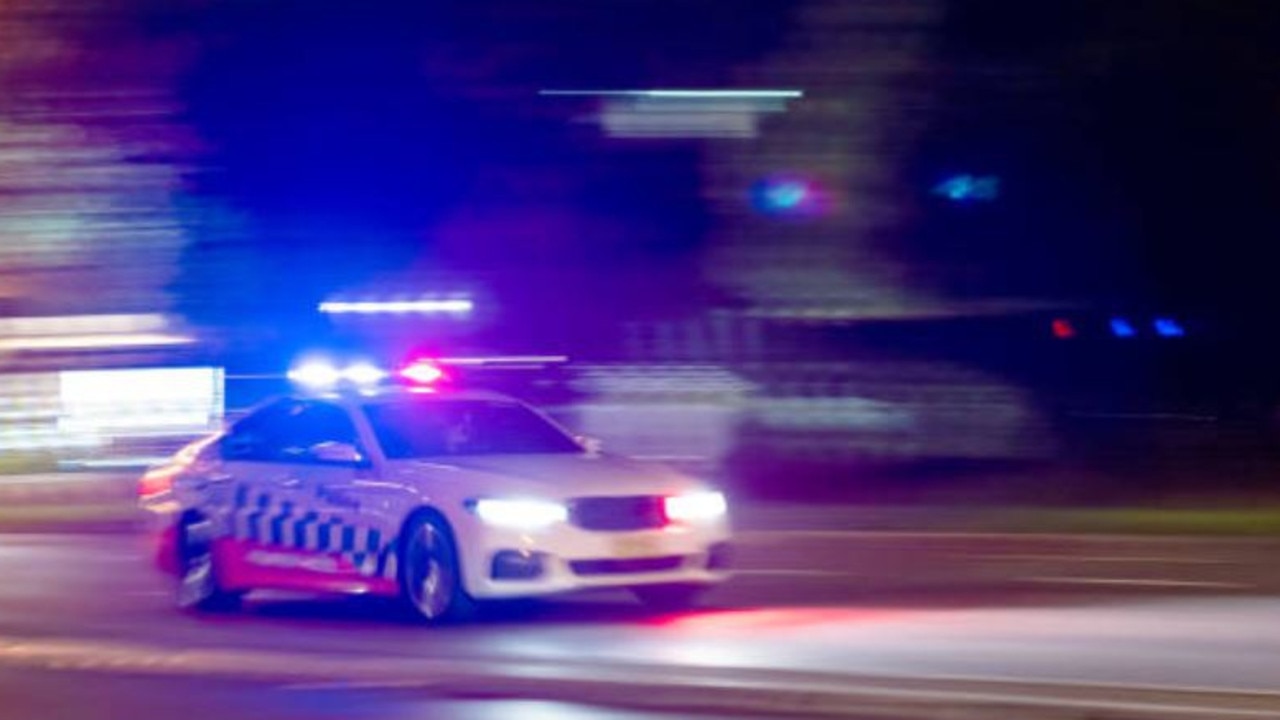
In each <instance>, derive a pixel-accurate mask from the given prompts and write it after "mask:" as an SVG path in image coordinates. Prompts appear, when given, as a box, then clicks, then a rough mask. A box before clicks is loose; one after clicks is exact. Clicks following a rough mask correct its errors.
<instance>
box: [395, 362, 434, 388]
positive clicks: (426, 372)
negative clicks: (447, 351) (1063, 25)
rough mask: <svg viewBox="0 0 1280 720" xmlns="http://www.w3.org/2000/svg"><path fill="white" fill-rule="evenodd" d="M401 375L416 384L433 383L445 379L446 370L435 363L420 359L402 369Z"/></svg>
mask: <svg viewBox="0 0 1280 720" xmlns="http://www.w3.org/2000/svg"><path fill="white" fill-rule="evenodd" d="M400 377H402V378H404V379H405V380H408V381H409V382H411V383H414V384H415V385H431V384H433V383H437V382H440V381H441V380H444V379H445V375H444V371H443V370H441V369H440V368H439V367H438V366H437V365H435V364H434V363H431V362H428V361H426V360H419V361H417V362H415V363H412V364H410V365H409V366H407V367H405V368H404V369H402V370H401V371H400Z"/></svg>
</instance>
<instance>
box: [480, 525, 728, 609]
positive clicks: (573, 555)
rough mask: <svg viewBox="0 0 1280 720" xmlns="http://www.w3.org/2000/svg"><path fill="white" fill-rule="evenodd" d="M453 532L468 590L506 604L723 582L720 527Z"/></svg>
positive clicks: (723, 530) (724, 537)
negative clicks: (654, 586)
mask: <svg viewBox="0 0 1280 720" xmlns="http://www.w3.org/2000/svg"><path fill="white" fill-rule="evenodd" d="M456 530H458V531H459V535H460V536H461V537H460V540H462V542H460V543H459V553H460V556H461V558H460V559H461V561H462V569H463V578H464V582H465V584H466V588H467V592H468V593H470V594H471V595H472V596H473V597H477V598H512V597H529V596H536V595H550V594H556V593H565V592H572V591H577V590H589V589H593V588H616V587H621V588H625V587H634V586H637V585H647V584H667V583H681V584H685V583H688V584H702V585H710V584H715V583H719V582H722V581H724V580H726V579H728V577H729V571H728V562H727V559H728V554H729V548H730V545H729V541H730V532H729V528H728V524H727V523H725V522H722V521H718V522H713V523H706V524H699V525H696V526H694V525H670V526H667V527H664V528H658V529H653V530H638V531H629V532H598V531H590V530H583V529H581V528H577V527H574V526H571V525H567V524H564V525H559V526H556V527H554V528H549V529H547V530H544V531H539V532H520V531H511V530H504V529H501V528H494V527H490V526H486V525H484V524H483V523H481V522H480V521H479V520H477V519H471V520H469V521H468V522H466V523H465V524H464V527H463V528H456Z"/></svg>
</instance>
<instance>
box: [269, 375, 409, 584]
mask: <svg viewBox="0 0 1280 720" xmlns="http://www.w3.org/2000/svg"><path fill="white" fill-rule="evenodd" d="M335 448H341V449H342V451H340V452H337V453H335V452H332V451H333V450H334V449H335ZM348 451H349V452H348ZM281 452H282V453H283V454H284V455H285V456H286V457H288V458H290V459H291V462H290V467H291V469H292V476H293V478H294V480H295V481H296V483H297V484H296V487H297V489H298V491H299V496H298V500H299V502H298V504H297V505H296V506H294V507H293V508H292V511H293V512H292V513H290V514H289V515H287V516H286V517H285V519H284V520H283V523H282V527H281V528H280V531H279V536H280V537H281V538H282V539H283V540H284V542H285V544H286V545H287V546H289V547H292V548H294V549H297V550H302V551H307V552H312V553H315V554H317V555H324V556H328V557H330V558H332V559H333V560H334V561H335V562H336V565H335V566H334V567H333V570H334V571H336V572H339V573H343V574H347V573H351V574H357V575H360V576H362V577H376V576H380V575H382V574H384V573H385V571H386V561H387V554H388V548H389V546H390V534H389V533H388V532H387V529H386V528H385V527H383V525H382V523H380V522H379V521H378V517H377V516H376V515H375V514H373V513H370V512H369V508H368V507H366V498H365V493H364V491H363V488H364V486H365V485H367V484H370V483H374V484H376V483H375V482H374V478H373V468H372V463H371V461H370V456H369V453H368V452H367V451H366V449H365V443H364V442H363V441H362V439H361V438H360V435H359V432H358V430H357V428H356V424H355V423H354V422H353V420H352V417H351V415H350V414H349V412H348V411H347V409H346V408H345V407H343V406H341V405H338V404H336V403H331V402H328V401H323V400H315V401H307V402H306V403H304V404H303V407H302V408H300V409H299V411H298V412H297V413H296V414H295V416H294V418H293V421H292V422H291V424H290V433H289V435H288V437H286V438H285V440H284V444H283V447H282V449H281ZM272 533H273V537H275V536H276V531H275V528H274V527H273V528H272Z"/></svg>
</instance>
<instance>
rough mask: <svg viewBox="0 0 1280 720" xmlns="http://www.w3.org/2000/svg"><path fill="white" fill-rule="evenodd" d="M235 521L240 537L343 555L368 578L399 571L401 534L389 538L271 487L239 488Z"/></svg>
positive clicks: (233, 533)
mask: <svg viewBox="0 0 1280 720" xmlns="http://www.w3.org/2000/svg"><path fill="white" fill-rule="evenodd" d="M231 521H232V522H231V529H230V530H231V536H232V537H233V538H235V539H236V540H244V541H248V542H253V543H258V544H261V545H266V546H272V547H277V548H280V549H281V550H295V551H298V550H300V551H304V552H314V553H320V554H331V555H337V556H339V557H341V558H343V559H344V560H346V561H348V562H350V563H351V564H352V565H353V566H355V567H356V569H357V570H359V572H360V574H361V575H364V576H366V577H384V578H394V577H395V576H396V552H395V547H396V543H395V538H394V537H383V534H382V532H381V531H379V530H378V529H377V528H373V527H365V526H360V525H356V524H352V523H350V522H348V521H345V520H343V519H342V518H341V517H340V516H338V515H335V514H332V513H319V512H316V511H314V510H305V509H304V508H300V507H298V506H297V505H296V503H294V502H292V501H288V500H285V501H277V500H276V499H275V498H273V497H272V495H271V493H269V492H257V493H255V492H251V490H250V488H249V486H248V485H240V486H238V487H237V488H236V493H235V503H234V508H233V511H232V514H231Z"/></svg>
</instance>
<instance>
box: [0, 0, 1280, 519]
mask: <svg viewBox="0 0 1280 720" xmlns="http://www.w3.org/2000/svg"><path fill="white" fill-rule="evenodd" d="M1278 30H1280V12H1277V9H1276V7H1275V4H1274V3H1270V2H1264V1H1259V2H1231V3H1220V2H1212V1H1209V0H1204V1H1199V2H1193V1H1187V0H1179V1H1177V2H1166V1H1161V2H1123V3H1118V2H1103V1H1097V2H1092V1H1089V0H1071V1H1065V0H1064V1H1058V0H1042V1H1040V2H1035V3H1011V2H1000V1H995V0H967V1H963V2H961V1H959V0H956V1H954V2H947V1H945V0H910V1H902V2H885V1H876V0H867V1H863V2H843V1H840V0H754V1H753V2H751V3H742V2H720V1H717V0H682V2H678V3H652V2H643V1H641V0H608V1H603V2H580V1H573V0H543V1H542V2H538V3H529V2H520V1H515V0H510V1H508V0H486V1H485V2H421V3H387V4H376V5H352V4H348V3H324V2H308V3H294V2H249V1H237V0H232V1H229V2H208V1H206V0H6V2H3V3H2V4H0V467H3V468H4V469H6V470H12V471H19V472H30V471H35V470H44V469H49V468H53V467H59V466H60V467H85V466H102V465H121V464H123V465H126V466H128V465H144V464H146V463H147V462H150V461H151V460H152V459H154V458H156V457H158V456H160V455H163V454H164V453H166V452H169V451H171V450H172V449H173V448H174V447H176V446H177V445H179V444H181V443H182V442H185V441H186V439H188V438H190V437H192V436H193V435H195V434H198V433H201V432H204V431H207V430H208V429H210V428H213V427H217V426H218V425H219V424H220V423H222V422H223V420H224V418H225V417H227V416H228V415H233V414H234V413H236V412H237V411H239V410H242V409H243V408H245V407H247V406H249V405H250V404H252V403H254V402H256V401H257V400H259V399H261V398H262V397H264V396H265V395H266V394H269V393H272V392H276V391H279V390H281V389H282V388H283V385H284V379H283V376H284V373H285V371H286V370H287V368H288V367H289V366H290V364H291V363H294V362H295V361H296V360H297V359H298V358H299V357H303V356H312V355H316V354H320V355H325V354H327V355H331V356H334V357H347V356H352V357H356V356H358V357H361V358H366V359H370V360H372V361H374V362H378V363H382V364H395V363H400V362H404V361H405V360H406V359H409V358H412V357H464V358H465V357H512V356H565V357H567V358H568V359H569V362H567V363H555V364H553V365H551V366H547V367H543V368H542V369H539V370H523V371H514V370H513V371H507V373H506V374H504V375H503V376H502V377H501V378H496V379H495V378H490V380H493V381H494V382H495V383H497V384H499V385H501V386H502V387H505V388H509V389H512V390H513V391H515V392H516V393H517V394H520V395H522V396H524V397H527V398H529V399H531V400H534V401H536V402H538V403H540V404H543V405H545V406H547V407H548V408H550V409H551V410H552V412H553V413H555V414H556V415H557V416H558V417H560V418H562V419H563V420H564V421H565V422H566V423H567V424H569V425H571V426H572V427H574V428H575V429H577V430H580V431H582V432H584V433H587V434H591V435H595V436H598V437H600V438H601V439H602V440H603V441H604V442H605V444H606V446H607V447H609V448H612V449H615V450H618V451H620V452H626V453H630V454H635V455H640V456H645V457H653V458H661V459H664V460H667V461H669V462H673V463H676V464H680V465H685V466H688V467H690V468H693V469H696V470H697V471H699V472H704V473H708V474H713V475H714V476H715V477H717V478H719V479H720V480H721V481H722V482H724V483H725V484H726V485H728V486H729V487H730V488H731V489H733V490H734V491H736V492H739V493H743V494H750V495H754V496H758V497H765V498H768V497H790V498H794V497H803V498H805V499H833V500H844V501H847V500H854V501H863V502H880V501H884V502H895V503H900V502H913V501H929V502H938V501H967V500H977V501H984V502H985V501H994V502H1018V503H1026V502H1072V503H1075V502H1088V503H1112V502H1131V501H1134V500H1143V501H1151V500H1161V501H1163V500H1167V499H1171V498H1191V499H1192V500H1193V501H1198V500H1197V499H1198V498H1203V497H1207V496H1212V497H1215V498H1221V497H1242V496H1248V497H1254V496H1257V495H1258V494H1266V493H1271V494H1274V492H1275V488H1276V484H1275V482H1274V480H1272V479H1271V478H1272V468H1273V464H1272V461H1273V455H1274V432H1273V414H1274V410H1275V404H1276V400H1277V397H1278V393H1277V378H1276V372H1275V360H1276V355H1277V354H1276V352H1275V350H1276V347H1275V340H1274V331H1273V326H1274V322H1275V321H1274V312H1275V308H1276V299H1277V297H1276V289H1275V288H1276V284H1275V283H1274V281H1273V280H1272V277H1271V276H1272V274H1273V272H1274V264H1273V263H1272V258H1273V256H1274V253H1273V252H1272V251H1271V249H1270V246H1269V244H1270V239H1271V238H1273V237H1274V236H1275V235H1276V230H1277V227H1276V226H1277V220H1276V214H1275V212H1274V208H1275V200H1274V198H1275V196H1276V189H1277V187H1278V185H1280V157H1278V151H1280V140H1278V138H1280V135H1278V134H1277V133H1276V132H1275V127H1276V119H1277V117H1276V116H1277V112H1278V110H1277V108H1280V105H1277V101H1278V100H1280V76H1277V75H1276V73H1275V72H1274V67H1275V66H1276V63H1277V61H1280V57H1277V55H1278V54H1280V49H1278V48H1280V45H1277V44H1276V43H1274V42H1273V38H1274V37H1276V33H1277V31H1278Z"/></svg>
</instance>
